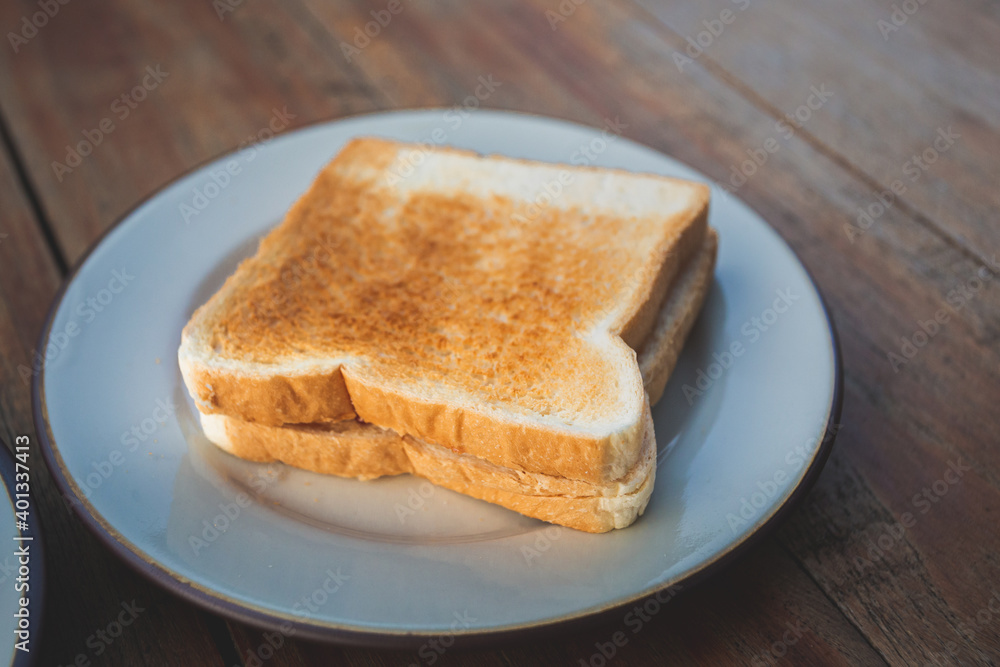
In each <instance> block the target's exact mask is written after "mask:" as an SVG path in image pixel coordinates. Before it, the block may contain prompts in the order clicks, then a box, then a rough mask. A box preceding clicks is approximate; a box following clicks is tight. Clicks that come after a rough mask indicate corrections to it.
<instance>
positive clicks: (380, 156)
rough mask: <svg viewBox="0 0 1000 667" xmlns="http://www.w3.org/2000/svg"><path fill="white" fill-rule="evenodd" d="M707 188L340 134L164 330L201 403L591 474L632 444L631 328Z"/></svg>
mask: <svg viewBox="0 0 1000 667" xmlns="http://www.w3.org/2000/svg"><path fill="white" fill-rule="evenodd" d="M707 205H708V188H706V187H705V186H703V185H700V184H696V183H690V182H686V181H678V180H674V179H668V178H662V177H657V176H647V175H637V174H632V173H628V172H624V171H612V170H598V169H590V168H581V167H568V166H564V165H549V164H541V163H532V162H527V161H522V160H513V159H508V158H501V157H488V158H483V157H480V156H477V155H475V154H472V153H468V152H464V151H456V150H450V149H427V148H425V147H421V146H413V145H405V144H399V143H394V142H388V141H383V140H376V139H362V140H355V141H353V142H351V143H350V144H348V146H347V147H345V149H344V150H343V151H342V152H341V153H340V154H339V155H338V156H337V158H336V159H335V160H333V162H331V163H330V165H328V166H327V167H326V168H325V169H324V170H323V171H322V172H321V173H320V174H319V176H318V177H317V179H316V181H315V182H314V183H313V185H312V187H311V188H310V190H309V191H308V192H307V193H306V194H305V195H304V196H303V197H302V198H301V199H300V200H299V201H298V202H297V203H296V204H295V205H294V206H293V207H292V209H291V211H290V212H289V214H288V215H287V217H286V219H285V220H284V222H283V223H282V224H281V225H279V226H278V227H277V228H276V229H275V230H274V231H273V232H272V233H271V234H269V235H268V236H267V237H266V238H265V239H264V240H263V241H262V242H261V244H260V248H259V249H258V252H257V254H256V255H255V256H254V257H253V258H251V259H249V260H247V261H245V262H244V263H243V264H241V265H240V267H239V269H238V270H237V271H236V272H235V274H234V275H233V276H231V277H230V278H229V279H228V280H227V281H226V283H225V284H224V286H223V287H222V288H221V289H220V290H219V292H218V293H216V294H215V295H214V296H213V297H212V298H211V299H210V300H209V302H208V303H206V304H205V305H204V306H202V307H201V308H199V309H198V310H197V311H196V312H195V313H194V315H193V316H192V318H191V321H190V322H189V323H188V325H187V326H186V327H185V329H184V333H183V336H182V344H181V347H180V350H179V353H178V357H179V361H180V366H181V369H182V372H183V375H184V379H185V383H186V385H187V387H188V390H189V391H190V392H191V394H192V395H193V396H194V397H195V400H196V402H197V404H198V408H199V410H200V411H202V412H204V413H208V414H223V415H227V416H230V417H235V418H239V419H243V420H246V421H250V422H258V423H261V424H267V425H282V424H289V423H312V422H332V421H339V420H343V419H347V418H350V417H354V416H357V417H360V418H361V419H363V420H364V421H366V422H369V423H373V424H378V425H379V426H382V427H385V428H391V429H393V430H395V431H396V432H398V433H401V434H405V435H410V436H413V437H415V438H417V439H420V440H423V441H427V442H433V443H436V444H439V445H442V446H445V447H448V448H449V449H452V450H453V451H456V452H458V453H467V454H471V455H473V456H477V457H479V458H482V459H485V460H487V461H490V462H492V463H495V464H497V465H501V466H504V467H511V468H517V469H521V470H530V471H534V472H540V473H544V474H549V475H556V476H561V477H566V478H569V479H577V480H581V481H587V482H591V483H596V484H602V483H607V482H610V481H612V480H615V479H618V478H620V477H622V476H623V475H624V474H625V473H626V472H627V471H628V470H630V469H632V468H633V467H634V465H635V463H636V462H637V460H638V458H639V455H640V447H641V444H642V434H643V427H642V424H643V406H644V404H645V401H646V398H645V391H644V386H643V381H642V377H641V375H640V372H639V367H638V363H637V361H636V356H635V353H634V351H633V349H632V348H631V347H630V345H636V344H637V342H638V341H642V340H644V339H645V338H646V336H647V335H648V333H649V331H650V330H651V329H652V327H653V326H654V320H655V318H656V313H657V312H658V311H659V307H660V305H661V302H662V300H663V297H664V294H665V293H666V291H667V286H668V285H669V284H670V283H671V282H672V281H673V278H674V276H675V275H676V273H677V271H678V267H679V266H680V265H681V264H683V263H684V262H685V261H686V260H687V259H688V258H690V257H691V256H692V255H693V254H695V252H696V251H697V249H698V248H699V247H700V246H701V244H702V241H703V239H704V236H705V230H706V224H705V219H706V213H707Z"/></svg>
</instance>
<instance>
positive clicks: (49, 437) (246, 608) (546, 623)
mask: <svg viewBox="0 0 1000 667" xmlns="http://www.w3.org/2000/svg"><path fill="white" fill-rule="evenodd" d="M447 110H448V109H447V108H443V107H419V108H407V109H392V110H382V111H372V112H365V113H358V114H351V115H347V116H338V117H336V118H323V119H318V120H314V121H311V122H308V123H305V124H303V125H300V126H298V127H296V128H294V129H293V130H289V131H287V132H282V133H281V134H279V135H275V138H278V137H282V136H289V135H293V134H296V133H299V132H304V131H307V130H310V129H313V128H315V127H318V126H320V125H331V124H335V123H342V122H346V121H351V120H356V119H362V118H366V117H376V116H392V115H406V114H413V113H433V112H445V111H447ZM480 112H481V113H482V112H485V113H487V114H496V115H501V116H520V117H522V118H526V119H533V120H536V121H542V122H556V123H560V124H565V125H570V126H573V127H575V128H577V129H584V130H588V131H594V130H596V129H599V128H595V127H592V126H590V125H585V124H583V123H578V122H575V121H571V120H566V119H563V118H556V117H553V116H543V115H539V114H532V113H526V112H521V111H509V110H503V109H481V110H480ZM623 139H625V140H626V141H628V142H629V143H632V144H635V145H637V146H639V147H642V148H644V149H646V150H651V151H654V152H656V153H657V154H660V155H663V156H665V157H668V158H670V159H671V160H673V161H675V162H677V163H679V164H682V165H684V166H685V167H687V168H689V169H691V170H692V171H694V172H696V173H698V174H701V175H702V176H704V177H705V178H707V179H708V180H709V181H710V182H711V181H712V179H711V178H709V177H708V176H706V175H705V174H704V173H703V172H701V171H700V170H698V169H695V168H693V167H690V166H689V165H687V164H686V163H684V162H682V161H681V160H678V159H676V158H674V157H673V156H670V155H667V154H665V153H663V152H661V151H659V150H657V149H655V148H652V147H651V146H647V145H646V144H643V143H641V142H639V141H636V140H633V139H628V138H627V137H623ZM240 150H241V149H240V148H235V149H230V150H226V151H224V152H222V153H219V154H217V155H214V156H211V157H209V158H207V159H205V160H202V161H200V162H198V163H196V164H195V165H193V166H192V167H190V168H188V169H186V170H184V171H182V172H180V173H178V174H177V175H176V176H174V177H173V178H171V179H170V180H168V181H167V182H165V183H163V184H162V185H160V186H158V187H157V188H155V189H153V190H152V191H150V192H149V193H148V194H147V195H145V196H144V197H142V198H140V199H139V200H138V201H136V202H135V204H133V205H132V206H131V207H129V208H128V209H127V210H126V211H125V212H124V213H122V214H121V215H120V216H119V217H118V218H117V219H115V220H114V221H113V222H112V223H111V224H110V225H109V226H108V227H107V228H106V229H104V230H103V231H102V232H101V233H100V234H99V235H98V236H97V237H96V238H95V239H94V240H93V241H92V242H91V243H90V244H89V245H88V247H87V249H86V250H85V251H84V252H83V253H82V254H81V255H80V257H79V258H78V259H77V260H76V261H75V262H74V264H73V266H72V268H71V269H70V270H69V271H68V272H67V274H66V277H65V278H64V279H63V281H62V283H61V284H60V286H59V289H58V290H57V291H56V293H55V295H54V296H53V297H52V301H51V302H50V304H49V307H48V311H47V313H46V315H45V321H44V324H43V325H42V328H41V332H40V334H39V338H38V346H37V347H36V349H39V350H44V349H46V345H47V344H48V339H49V334H50V331H51V327H52V324H53V320H54V319H55V315H56V312H57V311H58V310H59V306H60V305H61V304H62V301H63V297H64V296H65V293H66V291H67V290H68V288H69V286H70V285H71V284H72V283H73V281H74V279H75V278H76V277H77V274H78V273H79V272H80V270H81V269H82V267H83V266H84V265H85V264H86V263H87V260H88V259H89V258H90V256H91V255H92V254H93V253H94V251H96V250H97V249H98V248H99V247H100V246H101V245H102V244H103V243H104V241H105V240H106V239H107V238H108V237H109V236H110V235H111V234H113V233H114V232H115V231H116V230H118V229H119V227H121V225H122V224H123V223H124V222H126V221H127V220H129V218H131V217H132V215H133V214H134V213H135V212H136V211H138V210H139V209H140V208H142V207H143V206H145V205H146V204H147V203H149V202H151V201H152V200H153V199H155V198H156V197H158V196H159V195H160V194H161V193H163V192H164V191H165V190H167V189H168V188H170V187H171V186H173V185H174V184H176V183H177V182H178V181H180V180H182V179H184V178H186V177H188V176H190V175H192V174H194V173H195V172H197V171H199V170H201V169H203V168H204V167H206V166H208V165H210V164H212V163H214V162H217V161H218V160H220V159H222V158H224V157H226V156H228V155H235V154H237V153H238V152H239V151H240ZM737 200H738V201H740V202H741V203H742V204H743V205H744V206H747V207H748V208H750V207H749V205H748V204H746V202H743V200H741V199H738V198H737ZM750 210H751V211H752V212H753V213H754V215H756V216H757V217H758V218H760V220H761V221H762V222H764V224H765V225H766V226H767V228H768V229H769V230H770V231H771V232H772V233H774V235H775V236H776V237H777V239H778V240H779V241H780V242H781V243H783V244H784V245H785V247H786V248H787V250H788V251H789V253H790V254H791V255H792V256H793V257H794V258H795V260H796V262H798V264H799V266H800V267H801V269H802V271H803V273H804V274H805V276H806V278H807V280H808V281H809V284H810V285H812V288H813V290H814V291H815V293H816V295H817V297H818V298H819V305H820V309H821V311H822V313H823V317H824V319H825V322H826V328H827V332H828V334H829V336H830V342H831V346H830V352H831V357H832V361H833V394H832V397H831V401H830V406H829V408H828V411H827V417H826V423H825V425H824V427H823V438H822V439H821V440H820V442H819V445H818V447H817V449H816V452H815V453H814V454H813V456H812V459H811V460H810V461H809V464H808V465H807V466H805V468H804V470H803V473H802V476H801V478H800V480H799V483H798V484H796V485H795V487H794V488H793V489H792V490H791V492H790V493H789V494H788V496H787V497H786V498H785V500H784V502H782V503H781V504H780V505H778V506H777V507H776V508H775V509H774V511H773V512H772V513H771V514H770V516H768V517H766V518H764V519H763V520H762V521H761V522H760V523H759V524H758V526H757V528H756V529H755V530H753V531H752V532H750V533H749V534H747V535H746V536H744V537H743V539H742V540H740V541H739V542H736V543H734V544H731V545H729V546H728V547H727V548H726V549H725V550H723V551H720V552H719V553H717V554H715V556H714V557H713V558H711V559H709V560H706V561H705V562H703V563H701V564H699V565H698V566H696V567H695V568H693V569H691V570H689V571H688V572H687V573H685V574H682V575H680V576H678V577H676V578H674V579H672V580H667V581H664V582H661V583H659V584H656V585H654V586H652V587H650V588H648V589H646V590H644V591H643V592H641V593H639V594H637V595H634V596H631V597H629V598H627V599H621V600H616V601H614V602H611V603H607V604H604V605H603V606H601V607H599V608H596V609H595V608H587V609H584V610H580V611H576V612H573V613H568V614H563V615H561V616H558V617H553V618H548V619H544V620H541V621H531V622H526V623H515V624H508V625H504V626H498V627H496V628H490V629H459V630H455V631H452V632H450V633H448V634H449V635H450V636H453V637H454V638H456V640H461V641H462V643H463V645H465V646H473V645H486V644H495V643H499V642H501V641H504V640H508V639H515V638H518V639H520V638H524V637H526V636H528V635H537V634H539V633H543V632H552V631H555V630H557V629H559V630H565V629H568V628H570V627H576V626H578V625H583V624H585V623H587V622H591V623H592V622H596V621H597V620H599V619H602V618H604V617H605V616H607V615H609V614H611V613H613V612H615V611H618V610H620V609H623V608H625V607H627V606H628V605H631V604H634V603H637V602H641V601H644V600H646V599H648V598H650V597H651V596H654V595H657V594H658V593H661V592H662V591H664V590H667V589H669V588H671V587H678V586H681V585H682V584H683V588H684V591H683V592H682V593H681V594H684V593H686V592H688V591H689V590H690V589H691V588H693V587H694V586H695V585H696V584H698V583H701V582H702V581H703V580H705V579H707V578H709V577H711V576H713V575H715V574H717V573H718V572H719V571H721V570H723V569H725V568H726V567H727V566H728V565H730V564H731V563H732V562H734V561H735V560H736V559H738V557H739V556H740V555H742V554H743V553H745V552H746V551H748V550H749V549H751V548H752V547H753V546H755V545H756V544H758V543H760V542H761V541H762V540H763V539H764V538H765V537H767V536H768V535H770V534H771V533H772V532H773V530H774V529H775V528H777V526H778V525H779V524H780V523H782V522H783V521H784V519H785V518H786V517H787V516H788V514H789V513H790V512H791V511H792V510H794V509H795V507H796V506H798V504H799V503H800V502H801V501H802V499H803V498H804V497H805V496H806V495H808V493H809V491H810V490H811V489H812V487H813V485H814V484H815V482H816V480H817V478H818V477H819V474H820V472H821V471H822V469H823V467H824V466H825V464H826V461H827V459H828V458H829V456H830V452H831V451H832V449H833V444H834V441H835V440H836V435H837V431H838V429H839V422H840V415H841V409H842V407H843V383H844V378H843V368H842V362H841V349H840V339H839V336H838V334H837V328H836V326H835V324H834V320H833V317H832V315H831V314H830V309H829V306H828V305H827V302H826V298H825V297H824V296H823V293H822V292H821V291H820V289H819V286H818V285H817V284H816V280H815V279H814V278H813V276H812V273H811V272H810V271H809V269H808V268H807V267H806V266H805V265H804V264H803V263H802V260H801V259H799V256H798V253H796V252H795V250H794V249H793V248H792V247H791V246H790V245H789V244H788V242H787V241H786V240H785V239H784V237H782V236H781V234H779V233H778V232H777V230H775V229H774V228H773V227H772V226H771V225H770V223H768V222H767V220H765V219H764V218H763V216H761V215H759V214H758V213H757V212H756V211H753V209H752V208H750ZM44 396H45V372H44V365H43V367H42V369H41V370H40V371H39V372H38V373H37V374H33V375H32V380H31V405H32V416H33V421H34V426H35V431H36V436H37V437H38V442H39V445H40V449H41V452H42V457H43V459H44V460H45V464H46V466H47V468H48V469H49V472H50V473H51V475H52V478H53V480H54V481H55V483H56V487H57V488H58V490H59V491H60V492H61V494H62V496H63V498H64V499H65V500H66V501H67V502H68V504H69V505H70V507H71V508H72V510H73V512H74V513H76V515H77V516H78V517H79V518H80V519H81V521H82V522H83V525H84V526H85V527H86V528H87V529H88V530H89V531H90V532H91V533H92V534H94V535H95V536H96V537H97V538H98V539H99V540H100V541H101V542H102V543H103V544H104V545H105V546H106V547H107V548H108V549H110V550H111V552H112V553H114V554H115V555H116V556H118V557H119V558H120V559H122V560H123V561H125V563H126V564H127V565H128V566H130V567H131V568H132V569H133V570H134V571H136V572H138V573H139V574H141V575H143V576H144V577H146V578H147V579H149V580H150V581H152V582H153V583H155V584H157V585H159V586H160V587H162V588H164V589H166V590H167V591H168V592H170V593H172V594H175V595H178V596H180V597H181V598H182V599H184V600H185V601H187V602H190V603H193V604H195V605H196V606H198V607H200V608H202V609H205V610H208V611H210V612H212V613H215V614H218V615H220V616H223V617H226V618H230V619H234V620H237V621H239V622H242V623H246V624H248V625H252V626H255V627H258V628H262V629H266V630H278V631H281V632H283V633H284V634H287V635H288V636H290V637H291V636H297V637H302V638H305V639H312V640H318V641H325V642H335V643H340V644H348V645H353V646H363V647H373V648H389V647H392V648H414V647H418V646H419V645H420V644H421V643H422V642H424V641H426V640H429V639H432V638H435V637H439V636H440V635H441V632H439V631H436V630H432V631H423V630H393V629H389V628H369V629H362V628H361V627H360V626H350V625H346V624H336V623H327V622H321V621H319V620H317V619H314V618H308V617H297V616H294V615H288V616H286V615H284V614H282V613H280V612H277V611H274V610H269V609H267V608H265V607H261V606H259V605H255V604H252V603H248V602H243V601H239V600H235V599H233V598H230V597H229V596H227V595H226V594H225V593H222V592H220V591H218V590H214V589H212V588H210V587H207V586H202V585H200V584H197V583H195V582H193V581H189V580H187V579H186V578H185V577H183V576H182V575H180V574H179V573H176V572H174V571H172V570H170V569H168V568H167V567H165V566H164V565H162V564H161V563H159V562H157V561H156V559H154V558H152V557H151V556H149V555H148V554H146V553H144V552H143V551H142V550H141V549H140V548H139V547H138V546H137V545H135V544H134V543H133V542H132V541H131V540H129V539H128V538H127V537H125V536H124V535H122V534H121V533H120V532H119V531H118V530H117V529H116V528H115V527H114V526H113V525H111V523H110V522H109V521H108V520H107V519H105V517H104V516H103V515H101V514H100V513H99V512H98V511H97V510H96V508H95V507H93V505H91V503H90V501H89V499H88V498H87V497H86V496H85V495H84V494H82V493H80V492H79V488H78V486H77V484H76V482H75V481H74V480H73V479H72V477H71V476H70V475H69V474H68V470H67V469H66V467H65V464H64V462H63V459H62V455H61V454H60V453H59V449H58V446H57V444H56V442H55V437H54V435H53V434H52V432H51V430H50V427H49V419H48V406H47V402H46V401H44V400H43V399H44ZM289 627H290V628H291V629H292V630H291V631H288V632H285V630H282V629H283V628H284V629H287V628H289Z"/></svg>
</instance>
